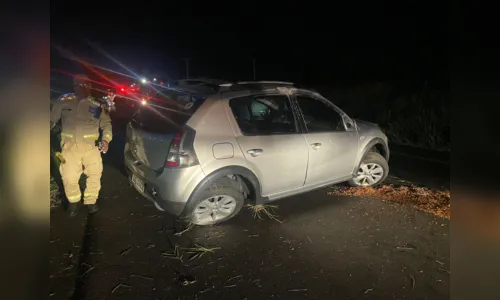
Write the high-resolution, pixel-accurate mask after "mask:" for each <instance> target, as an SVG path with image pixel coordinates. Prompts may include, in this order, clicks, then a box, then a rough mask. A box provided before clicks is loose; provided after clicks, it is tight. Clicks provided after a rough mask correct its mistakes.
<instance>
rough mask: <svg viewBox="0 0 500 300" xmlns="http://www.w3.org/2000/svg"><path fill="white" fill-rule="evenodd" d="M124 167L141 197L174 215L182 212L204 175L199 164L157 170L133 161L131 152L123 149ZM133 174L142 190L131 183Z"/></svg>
mask: <svg viewBox="0 0 500 300" xmlns="http://www.w3.org/2000/svg"><path fill="white" fill-rule="evenodd" d="M125 167H126V170H127V173H128V178H129V181H130V183H131V185H132V186H134V188H135V189H136V190H137V191H138V192H139V193H140V194H141V195H142V196H143V197H145V198H146V199H148V200H150V201H152V202H153V203H155V205H156V206H157V208H158V209H161V210H164V211H167V212H169V213H171V214H173V215H176V216H179V215H181V214H182V212H183V211H184V207H185V206H186V203H187V201H188V200H189V196H190V195H191V193H192V192H193V191H194V189H195V188H196V186H197V185H198V184H199V183H200V182H201V181H202V180H203V178H204V177H205V176H204V173H203V171H202V169H201V167H200V166H199V165H197V166H192V167H188V168H172V169H163V171H162V172H158V171H155V170H152V169H150V168H148V167H147V166H145V165H143V164H141V163H137V162H135V161H134V158H133V156H132V154H131V153H130V152H129V153H127V151H125ZM133 175H134V176H136V177H137V178H138V179H139V180H141V181H142V182H144V191H141V190H140V189H139V188H138V187H137V186H135V185H134V184H133V183H132V180H131V178H132V176H133Z"/></svg>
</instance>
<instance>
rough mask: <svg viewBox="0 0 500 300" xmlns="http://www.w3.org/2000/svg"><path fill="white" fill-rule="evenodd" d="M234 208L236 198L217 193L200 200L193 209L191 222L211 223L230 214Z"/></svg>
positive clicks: (199, 223) (198, 223)
mask: <svg viewBox="0 0 500 300" xmlns="http://www.w3.org/2000/svg"><path fill="white" fill-rule="evenodd" d="M235 209H236V199H234V197H232V196H229V195H217V196H212V197H209V198H207V199H205V200H203V201H201V202H200V204H198V205H197V206H196V208H195V209H194V211H193V219H194V220H193V223H195V224H197V225H206V224H213V223H215V222H217V221H220V220H223V219H225V218H227V217H228V216H230V215H231V214H232V213H233V212H234V210H235Z"/></svg>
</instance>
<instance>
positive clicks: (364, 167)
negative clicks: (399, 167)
mask: <svg viewBox="0 0 500 300" xmlns="http://www.w3.org/2000/svg"><path fill="white" fill-rule="evenodd" d="M387 175H389V164H388V163H387V161H386V160H385V158H384V157H383V156H382V155H380V154H378V153H376V152H368V153H367V154H365V156H364V157H363V159H362V160H361V163H360V165H359V168H358V170H357V172H356V174H355V177H353V178H352V179H351V180H349V181H348V183H349V184H350V185H351V186H354V187H358V186H377V185H379V184H381V183H382V182H383V181H384V180H385V179H386V178H387Z"/></svg>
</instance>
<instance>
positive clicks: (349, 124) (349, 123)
mask: <svg viewBox="0 0 500 300" xmlns="http://www.w3.org/2000/svg"><path fill="white" fill-rule="evenodd" d="M345 126H346V127H347V129H352V128H354V124H353V123H352V121H347V122H345Z"/></svg>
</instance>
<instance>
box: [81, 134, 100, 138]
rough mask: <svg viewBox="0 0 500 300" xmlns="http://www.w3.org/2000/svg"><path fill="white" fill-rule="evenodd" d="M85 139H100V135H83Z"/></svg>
mask: <svg viewBox="0 0 500 300" xmlns="http://www.w3.org/2000/svg"><path fill="white" fill-rule="evenodd" d="M83 138H85V139H98V138H99V135H98V134H86V135H84V136H83Z"/></svg>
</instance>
